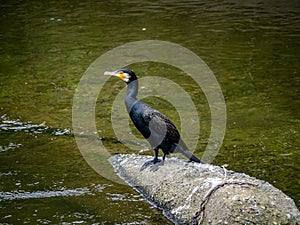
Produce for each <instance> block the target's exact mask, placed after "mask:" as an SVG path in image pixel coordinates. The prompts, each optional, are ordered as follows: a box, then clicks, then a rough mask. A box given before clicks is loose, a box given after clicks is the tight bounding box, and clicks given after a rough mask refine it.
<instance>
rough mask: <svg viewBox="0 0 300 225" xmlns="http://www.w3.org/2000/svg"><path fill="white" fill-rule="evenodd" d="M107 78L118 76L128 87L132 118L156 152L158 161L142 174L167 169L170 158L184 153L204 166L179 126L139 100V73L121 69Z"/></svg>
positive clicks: (128, 105) (109, 73) (127, 106)
mask: <svg viewBox="0 0 300 225" xmlns="http://www.w3.org/2000/svg"><path fill="white" fill-rule="evenodd" d="M104 75H110V76H117V77H119V78H121V79H122V80H123V81H124V82H125V83H126V84H127V86H128V89H127V93H126V96H125V105H126V108H127V112H128V113H129V116H130V118H131V120H132V122H133V123H134V125H135V126H136V128H137V129H138V130H139V131H140V132H141V134H142V135H143V136H144V137H145V138H146V139H147V141H148V142H149V143H150V145H151V147H152V148H153V149H154V159H153V160H151V161H149V162H146V163H145V164H144V165H143V166H142V168H141V170H143V169H145V168H146V167H148V166H150V165H153V166H152V170H153V171H155V170H157V169H158V166H159V165H163V163H164V160H165V157H166V155H168V154H169V153H173V152H180V153H182V154H183V155H185V156H186V157H187V158H189V159H190V160H191V161H194V162H197V163H202V162H201V161H200V159H198V158H197V157H196V156H194V155H193V154H192V153H191V152H189V150H188V147H187V146H186V144H185V143H184V142H183V140H182V139H181V138H180V134H179V132H178V130H177V128H176V127H175V125H174V124H173V123H172V122H171V121H170V120H169V119H168V118H167V117H166V116H165V115H164V114H162V113H161V112H159V111H157V110H155V109H153V108H151V107H150V106H149V105H147V104H146V103H144V102H142V101H139V100H137V98H136V96H137V93H138V79H137V76H136V75H135V73H134V72H133V71H131V70H129V69H120V70H117V71H114V72H105V73H104ZM158 149H162V151H163V156H162V161H161V160H159V159H158Z"/></svg>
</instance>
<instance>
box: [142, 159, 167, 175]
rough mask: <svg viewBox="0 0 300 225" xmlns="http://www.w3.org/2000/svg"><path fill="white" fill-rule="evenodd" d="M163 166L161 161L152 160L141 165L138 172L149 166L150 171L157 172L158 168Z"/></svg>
mask: <svg viewBox="0 0 300 225" xmlns="http://www.w3.org/2000/svg"><path fill="white" fill-rule="evenodd" d="M163 164H164V161H163V160H160V159H157V158H155V159H153V160H151V161H148V162H145V163H144V164H143V165H142V167H141V169H140V171H143V170H144V169H146V168H147V167H149V166H150V170H151V171H153V172H154V171H156V170H158V167H159V166H161V165H163Z"/></svg>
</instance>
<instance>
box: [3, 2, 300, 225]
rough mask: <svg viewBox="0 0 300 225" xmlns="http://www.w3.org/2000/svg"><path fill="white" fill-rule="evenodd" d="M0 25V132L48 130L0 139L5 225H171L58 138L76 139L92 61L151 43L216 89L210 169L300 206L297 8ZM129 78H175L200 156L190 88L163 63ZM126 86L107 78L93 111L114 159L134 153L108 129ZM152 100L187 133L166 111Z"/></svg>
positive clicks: (181, 8)
mask: <svg viewBox="0 0 300 225" xmlns="http://www.w3.org/2000/svg"><path fill="white" fill-rule="evenodd" d="M0 23H1V24H0V26H1V35H0V43H1V45H0V46H1V60H0V63H1V76H0V85H1V87H0V116H2V119H1V124H2V125H3V124H4V122H3V121H5V120H6V121H9V120H12V121H15V122H17V121H19V122H20V123H22V124H23V125H24V124H41V123H43V122H45V126H49V127H50V128H51V129H48V130H45V129H44V128H43V129H44V130H43V129H42V132H41V133H38V132H37V133H36V132H33V131H32V130H30V129H29V130H27V131H26V129H23V130H19V131H15V130H10V131H9V130H4V129H1V130H0V134H1V135H0V145H1V148H0V150H1V151H0V160H1V163H0V197H1V198H0V223H2V224H22V223H29V224H72V223H73V224H75V223H81V224H92V223H94V224H126V223H127V224H163V223H164V224H171V222H169V221H168V220H167V219H165V218H164V216H163V215H162V213H161V212H160V211H159V210H158V209H156V208H153V207H151V206H150V205H149V204H148V203H147V202H146V201H144V200H143V199H142V198H141V197H140V196H139V195H138V194H137V193H136V192H135V191H133V190H131V188H129V187H126V186H123V185H120V184H115V183H113V182H111V181H109V180H106V179H104V178H102V177H101V176H99V175H98V174H97V173H96V172H95V171H94V170H93V169H92V168H90V167H89V166H88V164H87V163H86V162H85V160H84V159H83V157H82V156H81V154H80V151H79V150H78V148H77V145H76V143H75V140H74V137H73V135H72V134H67V133H66V134H64V135H55V133H53V131H56V130H57V129H62V130H63V129H68V130H71V128H72V100H73V95H74V93H75V90H76V87H77V84H78V82H79V80H80V78H81V76H82V75H83V73H84V72H85V70H86V69H87V68H88V67H89V65H90V64H91V63H92V62H93V61H94V60H95V59H96V58H98V57H99V56H100V55H102V54H104V53H105V52H107V51H109V50H111V49H112V48H114V47H117V46H119V45H122V44H125V43H127V42H132V41H139V40H148V39H155V40H164V41H170V42H174V43H177V44H180V45H182V46H184V47H186V48H189V49H190V50H192V51H193V52H195V53H196V54H197V55H199V56H200V57H201V58H202V59H203V60H204V61H205V62H206V63H207V64H208V65H209V67H210V68H211V70H212V71H213V72H214V74H215V76H216V78H217V79H218V82H219V84H220V86H221V88H222V91H223V94H224V96H225V99H226V106H227V113H228V114H227V117H228V119H227V129H226V136H225V140H224V142H223V146H222V148H221V149H220V151H219V154H218V156H217V157H216V159H215V160H214V161H213V164H216V165H223V164H228V165H229V166H228V168H229V169H231V170H234V171H238V172H244V173H247V174H249V175H251V176H255V177H257V178H259V179H264V180H266V181H268V182H270V183H271V184H273V185H274V186H275V187H277V188H279V189H281V190H283V191H284V192H285V193H286V194H287V195H289V196H290V197H292V198H293V199H294V200H295V202H296V204H297V206H298V207H299V206H300V194H299V186H300V176H299V174H300V166H299V165H300V163H299V162H300V157H299V155H300V154H299V147H300V141H299V140H300V133H299V132H300V129H299V128H300V114H299V112H300V110H299V109H300V98H299V96H300V57H299V56H300V55H299V52H300V4H299V3H298V2H297V1H276V2H274V1H251V2H250V3H243V2H242V1H226V2H224V1H217V0H215V1H209V2H206V1H186V2H184V3H183V2H179V1H172V2H171V1H156V2H151V1H148V2H146V1H145V2H138V1H120V2H118V1H102V2H98V1H97V2H96V1H95V2H93V1H49V2H40V1H7V2H4V1H1V20H0ZM143 28H146V30H145V29H143ZM130 68H132V69H134V70H135V72H136V73H137V74H138V75H139V76H140V77H143V76H152V75H153V76H163V77H166V78H169V79H172V80H173V81H174V82H176V83H178V84H180V85H181V86H182V87H183V88H184V89H185V90H186V91H187V92H188V93H189V94H190V95H191V97H192V99H193V101H194V102H195V104H196V108H197V110H198V111H199V114H200V115H201V121H200V124H201V132H202V133H201V137H200V139H199V142H198V147H197V151H196V152H195V153H196V155H198V156H199V157H201V154H202V153H203V151H204V149H205V145H206V143H207V139H208V136H209V131H210V127H209V124H210V122H209V119H210V116H209V107H208V105H207V102H206V99H205V96H204V95H203V94H202V93H199V91H195V90H196V89H197V87H196V86H195V83H194V82H193V81H192V80H191V79H190V78H189V77H188V76H185V75H184V74H182V73H181V72H180V71H179V70H178V69H175V68H173V67H171V66H167V65H163V64H160V63H152V62H145V63H140V64H135V65H132V66H131V67H130ZM176 74H177V75H178V76H176ZM179 75H182V76H179ZM123 87H124V83H122V82H121V81H120V80H117V79H111V80H110V81H109V82H108V83H107V84H106V86H105V88H104V90H103V93H104V94H105V95H102V96H101V97H99V101H98V102H97V107H96V115H97V119H96V120H97V129H98V130H101V133H99V136H100V137H101V138H102V139H103V143H104V145H105V146H106V147H107V149H109V150H110V153H111V154H114V153H125V152H126V153H130V152H131V151H130V149H128V148H127V147H125V146H124V145H123V144H122V143H120V142H119V141H118V140H117V139H116V137H115V135H114V133H113V130H112V128H111V125H110V124H111V123H110V111H109V109H110V107H111V105H112V103H113V101H114V95H116V94H117V93H118V91H119V90H121V89H122V88H123ZM145 101H147V102H148V103H150V104H152V105H155V107H156V108H157V109H159V110H161V111H162V112H164V113H165V114H167V115H168V116H169V117H170V118H171V119H172V120H173V121H174V122H175V124H176V125H178V126H179V127H180V123H179V121H178V120H179V116H178V114H177V113H176V111H175V110H174V108H173V107H172V106H171V105H170V104H168V102H166V101H163V100H161V99H158V98H154V97H153V98H147V99H145ZM122 107H123V106H122ZM100 109H107V110H100ZM4 115H5V116H4ZM28 121H31V122H28ZM149 154H151V153H150V152H149Z"/></svg>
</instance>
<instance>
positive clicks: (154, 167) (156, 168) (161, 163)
mask: <svg viewBox="0 0 300 225" xmlns="http://www.w3.org/2000/svg"><path fill="white" fill-rule="evenodd" d="M164 162H165V161H164V160H158V162H157V163H155V164H153V165H152V166H150V171H152V172H155V171H157V170H158V168H159V167H160V166H162V165H164Z"/></svg>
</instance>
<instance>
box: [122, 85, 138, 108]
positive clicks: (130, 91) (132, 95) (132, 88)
mask: <svg viewBox="0 0 300 225" xmlns="http://www.w3.org/2000/svg"><path fill="white" fill-rule="evenodd" d="M138 88H139V84H138V81H137V80H134V81H132V82H130V83H129V84H128V85H127V93H126V96H125V105H126V108H127V111H128V112H130V109H131V108H132V106H133V105H134V103H135V102H136V101H137V99H136V96H137V93H138Z"/></svg>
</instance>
